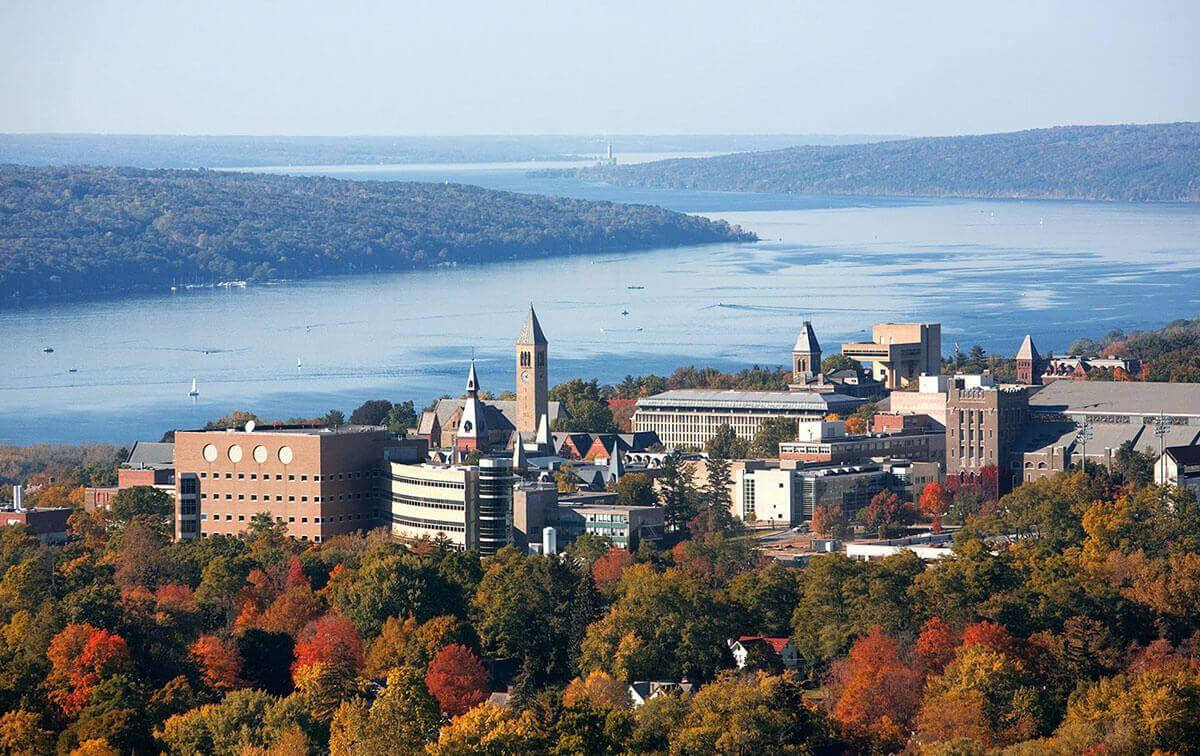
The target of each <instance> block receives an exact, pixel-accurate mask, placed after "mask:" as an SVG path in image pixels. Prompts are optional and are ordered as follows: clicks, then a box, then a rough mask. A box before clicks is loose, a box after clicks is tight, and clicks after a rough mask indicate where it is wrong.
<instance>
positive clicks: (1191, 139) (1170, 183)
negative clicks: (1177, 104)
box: [578, 122, 1200, 202]
mask: <svg viewBox="0 0 1200 756" xmlns="http://www.w3.org/2000/svg"><path fill="white" fill-rule="evenodd" d="M578 174H579V175H581V176H583V177H585V178H589V179H593V180H602V181H607V182H611V183H614V184H618V185H622V186H637V187H647V188H662V189H698V190H706V191H741V192H779V193H785V194H857V195H891V196H926V197H981V198H987V197H994V198H1000V197H1009V198H1026V199H1080V200H1120V201H1172V202H1200V123H1194V122H1189V123H1164V124H1150V125H1118V126H1059V127H1055V128H1049V129H1033V130H1030V131H1016V132H1010V133H1004V134H984V135H979V136H956V137H923V138H918V139H904V140H899V141H892V142H877V143H871V144H855V145H842V146H828V147H820V146H808V147H789V148H785V149H779V150H772V151H769V152H745V153H737V154H733V155H721V156H718V157H711V158H697V159H673V160H661V161H657V162H653V163H643V164H640V165H625V166H597V167H595V168H587V169H583V170H581V171H579V172H578Z"/></svg>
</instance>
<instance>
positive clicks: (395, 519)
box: [392, 514, 467, 533]
mask: <svg viewBox="0 0 1200 756" xmlns="http://www.w3.org/2000/svg"><path fill="white" fill-rule="evenodd" d="M392 524H393V525H400V526H403V527H406V528H418V529H420V530H435V531H438V532H442V533H465V532H466V531H467V528H466V526H465V525H462V524H459V523H453V522H441V521H438V520H425V519H422V518H420V517H404V516H402V515H397V514H393V515H392Z"/></svg>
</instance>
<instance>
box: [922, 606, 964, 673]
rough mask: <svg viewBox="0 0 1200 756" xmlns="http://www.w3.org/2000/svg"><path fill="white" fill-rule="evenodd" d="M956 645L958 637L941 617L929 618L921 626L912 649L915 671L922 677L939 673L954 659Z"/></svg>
mask: <svg viewBox="0 0 1200 756" xmlns="http://www.w3.org/2000/svg"><path fill="white" fill-rule="evenodd" d="M958 645H959V637H958V635H957V634H955V633H954V631H953V630H951V629H950V626H949V625H947V624H946V623H945V622H943V621H942V618H941V617H930V618H929V619H927V620H925V623H924V624H922V625H921V632H920V634H918V635H917V642H916V645H915V647H914V648H913V658H914V661H915V662H916V665H917V669H918V670H919V671H920V672H921V674H922V675H930V674H937V673H940V672H941V671H942V670H943V669H945V667H946V664H947V663H948V662H949V661H950V660H951V659H952V658H954V650H955V649H956V648H957V647H958Z"/></svg>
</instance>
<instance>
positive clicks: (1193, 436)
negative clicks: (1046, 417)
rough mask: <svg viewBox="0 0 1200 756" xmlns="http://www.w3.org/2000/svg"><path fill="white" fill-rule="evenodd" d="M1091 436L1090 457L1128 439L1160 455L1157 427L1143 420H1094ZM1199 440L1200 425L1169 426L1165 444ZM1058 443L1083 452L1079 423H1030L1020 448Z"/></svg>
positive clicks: (1137, 447) (1027, 449) (1044, 449)
mask: <svg viewBox="0 0 1200 756" xmlns="http://www.w3.org/2000/svg"><path fill="white" fill-rule="evenodd" d="M1091 425H1092V437H1091V439H1090V440H1088V442H1087V444H1086V446H1087V449H1086V451H1087V455H1088V457H1097V456H1102V455H1103V454H1104V450H1105V449H1118V448H1120V446H1121V444H1123V443H1125V442H1126V441H1128V442H1130V443H1131V444H1132V445H1133V448H1134V449H1135V450H1137V451H1149V452H1151V453H1153V454H1156V455H1157V454H1158V437H1157V436H1155V435H1154V426H1153V425H1145V424H1143V423H1092V424H1091ZM1197 440H1200V427H1197V426H1194V425H1170V426H1168V427H1167V435H1166V436H1164V437H1163V443H1164V444H1165V445H1166V446H1168V447H1180V448H1187V447H1189V446H1191V445H1192V444H1195V443H1196V442H1197ZM1057 446H1063V447H1066V448H1067V449H1068V450H1069V451H1070V452H1071V453H1073V454H1074V453H1077V452H1081V451H1084V449H1082V448H1081V447H1082V446H1083V444H1081V443H1080V442H1079V426H1077V425H1076V424H1075V423H1071V422H1061V423H1030V424H1029V427H1027V428H1026V429H1025V430H1024V432H1023V433H1022V435H1021V438H1020V440H1019V441H1018V444H1017V447H1016V448H1017V449H1020V450H1021V451H1024V452H1030V453H1035V454H1037V453H1040V454H1044V453H1046V452H1048V451H1049V450H1051V449H1053V448H1054V447H1057Z"/></svg>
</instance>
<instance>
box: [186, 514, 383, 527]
mask: <svg viewBox="0 0 1200 756" xmlns="http://www.w3.org/2000/svg"><path fill="white" fill-rule="evenodd" d="M236 516H237V521H238V522H245V521H246V515H245V513H242V514H238V515H236ZM233 518H234V515H233V514H226V515H225V521H226V522H232V521H233ZM200 519H201V520H207V519H209V516H208V513H207V512H201V513H200ZM212 519H213V520H214V521H220V519H221V515H220V514H213V516H212ZM361 519H363V515H362V513H361V512H359V513H357V514H347V515H338V516H337V517H334V516H332V515H331V516H329V517H324V518H322V517H314V518H312V521H313V522H314V523H317V524H320V523H322V522H326V523H328V522H346V521H348V520H349V521H353V520H361ZM367 519H368V520H369V519H371V517H370V515H367ZM308 520H309V518H307V517H301V518H300V522H301V523H307V522H308ZM283 521H284V519H283V517H282V516H279V515H276V517H275V522H283ZM287 522H296V518H295V517H294V516H290V517H288V518H287Z"/></svg>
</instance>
